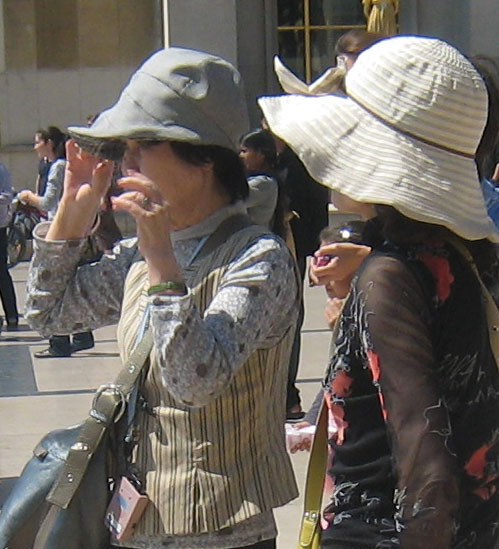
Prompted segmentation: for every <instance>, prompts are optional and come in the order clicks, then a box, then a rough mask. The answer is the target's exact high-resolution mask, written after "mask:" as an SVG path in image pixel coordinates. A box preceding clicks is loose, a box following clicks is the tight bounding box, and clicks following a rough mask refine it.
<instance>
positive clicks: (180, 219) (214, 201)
mask: <svg viewBox="0 0 499 549" xmlns="http://www.w3.org/2000/svg"><path fill="white" fill-rule="evenodd" d="M229 204H230V198H229V197H228V196H227V195H225V194H218V193H217V194H213V195H209V196H206V197H198V198H196V199H195V200H193V201H192V202H185V203H182V204H178V205H176V206H175V207H172V208H171V209H170V212H169V213H170V220H171V224H172V229H173V230H175V231H179V230H181V229H187V228H188V227H192V226H193V225H197V224H198V223H201V221H204V220H205V219H207V218H208V217H210V216H211V215H212V214H213V213H215V212H216V211H217V210H220V209H221V208H224V207H225V206H228V205H229Z"/></svg>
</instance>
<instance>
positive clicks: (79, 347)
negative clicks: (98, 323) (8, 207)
mask: <svg viewBox="0 0 499 549" xmlns="http://www.w3.org/2000/svg"><path fill="white" fill-rule="evenodd" d="M66 137H67V136H66V135H65V134H64V133H63V132H62V131H61V130H60V129H59V128H57V127H56V126H49V127H48V128H47V129H46V130H43V129H40V130H38V131H37V132H36V133H35V144H34V146H33V148H34V149H35V151H36V153H37V155H38V157H39V158H40V159H46V160H47V162H48V164H49V168H48V175H47V180H46V182H45V185H44V192H43V195H41V196H39V195H37V194H35V193H33V192H32V191H30V190H23V191H21V192H20V193H19V195H18V196H19V200H20V201H21V202H23V203H24V204H29V205H30V206H34V207H35V208H38V210H40V212H41V213H46V214H47V215H48V219H50V220H51V219H53V218H54V216H55V213H56V211H57V208H58V206H59V201H60V199H61V196H62V190H63V182H64V171H65V169H66V151H65V142H66ZM94 345H95V343H94V336H93V334H92V332H91V331H84V332H82V331H81V330H80V331H78V332H76V333H74V334H73V336H72V341H71V339H70V336H69V335H50V338H49V346H48V347H47V348H46V349H42V350H41V351H36V352H35V353H34V356H35V357H36V358H64V357H69V356H71V353H75V352H77V351H83V350H86V349H91V348H92V347H94Z"/></svg>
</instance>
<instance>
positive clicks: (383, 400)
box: [356, 256, 459, 549]
mask: <svg viewBox="0 0 499 549" xmlns="http://www.w3.org/2000/svg"><path fill="white" fill-rule="evenodd" d="M356 289H357V291H358V292H359V295H363V299H362V300H361V301H362V306H363V311H362V314H361V318H362V323H363V324H364V326H362V327H361V334H362V339H363V342H364V343H363V345H364V351H365V352H366V354H367V358H368V365H369V368H370V370H371V375H372V379H373V382H374V384H375V385H376V387H377V388H378V391H379V399H380V404H381V410H382V413H383V416H384V418H385V422H386V423H387V426H388V433H389V436H390V440H391V448H392V455H393V457H394V466H395V468H396V472H397V478H398V490H397V492H396V494H395V502H394V503H395V506H396V509H397V515H396V517H395V518H396V519H397V521H398V522H399V524H400V525H401V527H402V532H401V533H400V544H401V546H402V547H408V548H409V547H410V548H411V549H417V548H428V547H439V548H441V549H445V548H447V547H450V545H451V542H452V536H453V528H454V524H453V515H454V514H455V511H456V509H457V507H458V501H459V498H458V481H457V478H458V477H457V465H456V459H455V456H454V454H453V451H452V447H451V443H450V439H451V434H452V432H451V429H450V422H449V415H448V410H447V408H446V406H445V403H444V401H443V398H442V394H441V391H440V390H439V383H438V380H437V376H436V360H435V354H434V349H433V345H432V337H431V333H430V328H429V324H428V318H429V316H428V315H427V314H425V311H428V298H425V295H424V294H423V291H422V289H421V286H420V284H419V282H418V280H416V278H415V276H414V275H413V273H412V272H411V271H410V270H409V268H408V267H407V266H406V265H405V264H404V263H403V262H402V261H400V260H398V259H395V258H393V257H386V256H378V257H372V258H369V260H368V262H367V265H366V267H365V269H364V270H363V271H362V273H361V274H360V276H359V279H358V280H357V283H356Z"/></svg>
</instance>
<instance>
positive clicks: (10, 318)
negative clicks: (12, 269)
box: [0, 162, 19, 331]
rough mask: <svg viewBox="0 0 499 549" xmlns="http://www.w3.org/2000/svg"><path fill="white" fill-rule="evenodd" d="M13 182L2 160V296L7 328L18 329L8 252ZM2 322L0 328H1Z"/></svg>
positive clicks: (0, 243) (0, 258)
mask: <svg viewBox="0 0 499 549" xmlns="http://www.w3.org/2000/svg"><path fill="white" fill-rule="evenodd" d="M12 194H13V193H12V182H11V177H10V172H9V170H8V169H7V167H6V166H5V164H3V163H2V162H0V298H1V300H2V306H3V310H4V313H5V321H6V329H7V330H8V331H11V330H17V328H18V324H19V313H18V311H17V301H16V293H15V290H14V284H13V283H12V277H11V276H10V273H9V269H8V268H7V264H8V254H7V244H8V242H7V225H8V223H9V208H10V204H11V201H12ZM1 325H2V324H1V322H0V329H1Z"/></svg>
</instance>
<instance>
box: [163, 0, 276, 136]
mask: <svg viewBox="0 0 499 549" xmlns="http://www.w3.org/2000/svg"><path fill="white" fill-rule="evenodd" d="M275 4H276V2H275V1H273V0H163V12H164V13H163V16H164V31H165V32H164V33H165V45H169V46H183V47H189V48H195V49H199V50H204V51H208V52H210V53H214V54H216V55H219V56H221V57H223V58H225V59H227V60H228V61H230V62H231V63H233V64H234V65H235V66H236V67H237V68H238V69H239V71H240V72H241V74H242V76H243V79H244V84H245V89H246V96H247V99H248V107H249V111H250V117H251V121H252V124H253V125H254V126H256V125H258V123H259V120H260V116H261V115H260V111H259V109H258V107H257V105H256V97H257V96H259V95H263V94H265V93H271V92H275V91H276V82H275V79H274V76H273V71H272V56H273V55H274V54H275V53H277V8H276V5H275Z"/></svg>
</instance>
